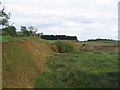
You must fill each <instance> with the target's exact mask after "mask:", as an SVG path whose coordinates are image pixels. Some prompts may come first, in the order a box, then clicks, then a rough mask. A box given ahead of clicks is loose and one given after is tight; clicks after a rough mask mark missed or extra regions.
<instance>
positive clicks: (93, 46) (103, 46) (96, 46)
mask: <svg viewBox="0 0 120 90" xmlns="http://www.w3.org/2000/svg"><path fill="white" fill-rule="evenodd" d="M77 44H78V47H79V49H87V50H104V51H114V52H118V46H119V45H120V44H119V45H118V43H87V42H85V43H77Z"/></svg>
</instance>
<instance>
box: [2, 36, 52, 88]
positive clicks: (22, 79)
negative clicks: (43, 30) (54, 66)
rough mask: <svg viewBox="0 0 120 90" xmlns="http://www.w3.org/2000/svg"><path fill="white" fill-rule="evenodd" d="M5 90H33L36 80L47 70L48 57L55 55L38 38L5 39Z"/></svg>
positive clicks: (3, 66)
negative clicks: (37, 76)
mask: <svg viewBox="0 0 120 90" xmlns="http://www.w3.org/2000/svg"><path fill="white" fill-rule="evenodd" d="M2 47H3V53H2V55H3V56H2V64H3V65H2V70H3V81H2V82H3V88H32V87H33V82H34V78H35V77H36V75H38V74H39V73H40V72H44V71H45V70H46V69H45V67H44V63H45V62H46V57H47V56H49V55H51V54H52V53H54V52H53V51H52V50H51V48H49V47H48V46H47V44H45V43H44V42H43V41H42V40H41V39H39V38H36V37H10V36H5V37H3V45H2Z"/></svg>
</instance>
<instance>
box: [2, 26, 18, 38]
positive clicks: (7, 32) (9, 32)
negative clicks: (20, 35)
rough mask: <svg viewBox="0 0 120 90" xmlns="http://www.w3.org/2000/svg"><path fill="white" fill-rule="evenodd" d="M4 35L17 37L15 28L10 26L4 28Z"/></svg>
mask: <svg viewBox="0 0 120 90" xmlns="http://www.w3.org/2000/svg"><path fill="white" fill-rule="evenodd" d="M2 35H11V36H13V37H15V36H17V33H16V28H15V27H14V26H8V27H5V28H2Z"/></svg>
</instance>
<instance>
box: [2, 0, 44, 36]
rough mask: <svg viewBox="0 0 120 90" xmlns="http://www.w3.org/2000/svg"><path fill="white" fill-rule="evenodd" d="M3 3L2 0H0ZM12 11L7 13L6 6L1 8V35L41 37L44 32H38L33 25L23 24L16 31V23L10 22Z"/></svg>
mask: <svg viewBox="0 0 120 90" xmlns="http://www.w3.org/2000/svg"><path fill="white" fill-rule="evenodd" d="M0 5H1V2H0ZM9 19H10V13H6V12H5V9H4V7H3V8H2V10H0V27H1V29H0V35H1V34H2V35H3V36H4V35H10V36H13V37H22V36H37V37H40V36H41V35H42V34H43V33H37V29H36V28H34V27H33V26H29V27H28V28H27V27H26V26H21V29H20V30H19V31H16V30H17V29H16V27H15V26H13V24H14V23H12V24H10V23H9Z"/></svg>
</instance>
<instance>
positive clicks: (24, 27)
mask: <svg viewBox="0 0 120 90" xmlns="http://www.w3.org/2000/svg"><path fill="white" fill-rule="evenodd" d="M21 31H22V33H23V36H30V32H29V31H28V30H27V28H26V26H21Z"/></svg>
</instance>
